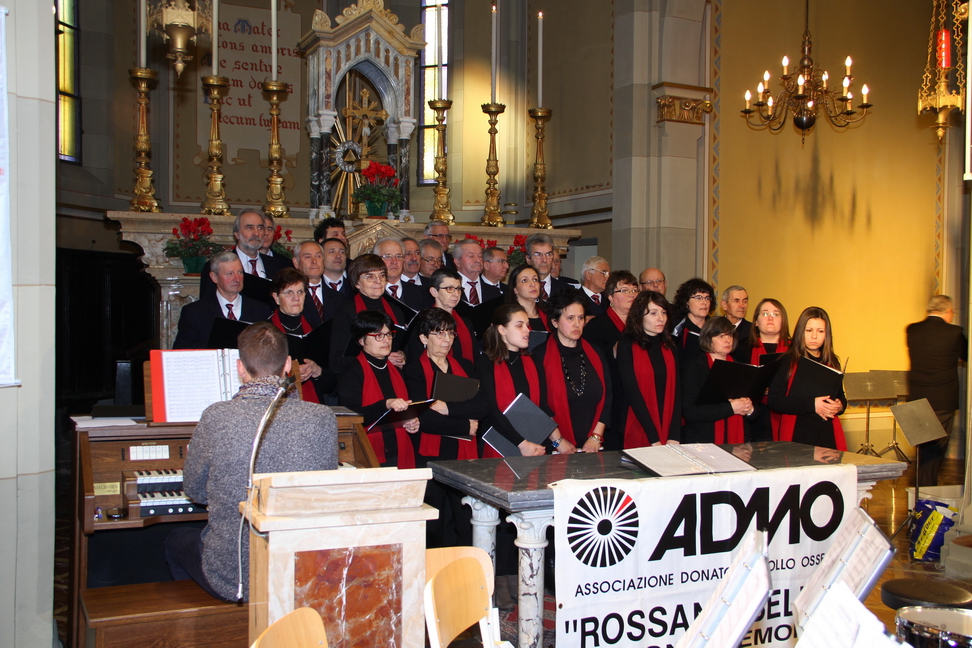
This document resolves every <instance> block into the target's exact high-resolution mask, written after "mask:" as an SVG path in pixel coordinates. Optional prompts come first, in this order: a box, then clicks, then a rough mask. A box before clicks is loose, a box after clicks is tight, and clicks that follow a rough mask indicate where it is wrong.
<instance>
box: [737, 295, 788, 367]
mask: <svg viewBox="0 0 972 648" xmlns="http://www.w3.org/2000/svg"><path fill="white" fill-rule="evenodd" d="M737 342H738V344H737V345H736V350H735V351H733V353H732V355H733V358H735V360H736V362H745V363H746V364H752V365H761V364H763V362H761V361H760V359H759V357H760V356H761V355H763V354H766V353H783V352H784V351H786V350H787V349H789V348H790V323H789V321H788V320H787V317H786V309H785V308H783V304H781V303H780V302H778V301H777V300H775V299H770V298H767V299H764V300H762V301H761V302H759V304H758V305H757V306H756V318H755V319H754V320H753V327H752V330H751V331H750V332H749V336H748V337H747V338H746V339H744V340H738V341H737Z"/></svg>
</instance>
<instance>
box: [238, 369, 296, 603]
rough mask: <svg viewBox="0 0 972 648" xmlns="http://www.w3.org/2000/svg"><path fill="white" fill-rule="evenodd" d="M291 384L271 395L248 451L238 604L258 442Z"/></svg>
mask: <svg viewBox="0 0 972 648" xmlns="http://www.w3.org/2000/svg"><path fill="white" fill-rule="evenodd" d="M293 384H294V377H293V376H285V377H284V379H283V382H282V383H281V384H280V387H279V388H277V393H276V394H274V395H273V398H272V399H270V404H269V405H267V409H266V410H265V411H264V412H263V417H262V418H261V419H260V423H259V425H257V431H256V434H255V435H253V449H252V450H251V451H250V470H249V472H248V473H247V479H246V509H245V511H244V514H243V515H241V516H240V531H239V533H238V534H237V539H236V566H237V573H238V574H239V579H238V580H237V584H236V600H237V601H240V602H242V601H243V521H244V520H248V519H249V517H250V515H249V513H250V508H251V507H252V505H253V497H252V491H253V469H254V467H255V466H256V456H257V449H258V448H259V447H260V441H262V440H263V431H264V430H265V429H266V427H267V423H268V422H269V421H270V415H271V413H272V412H273V411H274V409H275V408H276V406H277V403H279V402H280V399H281V398H283V395H284V394H286V393H287V390H288V389H290V387H291V385H293ZM252 526H253V524H252V522H251V523H250V527H251V529H252Z"/></svg>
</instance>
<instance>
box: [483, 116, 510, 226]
mask: <svg viewBox="0 0 972 648" xmlns="http://www.w3.org/2000/svg"><path fill="white" fill-rule="evenodd" d="M504 110H506V106H505V105H504V104H501V103H488V104H483V112H484V113H486V114H487V115H489V157H487V158H486V176H487V180H486V209H485V212H484V213H483V221H482V222H483V225H489V226H491V227H503V226H504V225H506V222H505V221H504V220H503V216H502V214H500V192H499V189H497V188H496V176H497V175H498V174H499V160H498V159H497V158H496V133H497V130H496V121H497V117H498V116H499V115H500V114H502V112H503V111H504Z"/></svg>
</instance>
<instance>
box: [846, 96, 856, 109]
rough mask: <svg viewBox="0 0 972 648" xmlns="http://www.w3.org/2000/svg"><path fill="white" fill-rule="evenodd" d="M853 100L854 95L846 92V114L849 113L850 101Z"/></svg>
mask: <svg viewBox="0 0 972 648" xmlns="http://www.w3.org/2000/svg"><path fill="white" fill-rule="evenodd" d="M853 98H854V93H853V92H848V93H847V112H850V109H851V99H853Z"/></svg>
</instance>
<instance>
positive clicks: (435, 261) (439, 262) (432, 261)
mask: <svg viewBox="0 0 972 648" xmlns="http://www.w3.org/2000/svg"><path fill="white" fill-rule="evenodd" d="M422 260H423V261H425V262H426V263H428V264H429V265H442V259H440V258H439V257H422Z"/></svg>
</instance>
